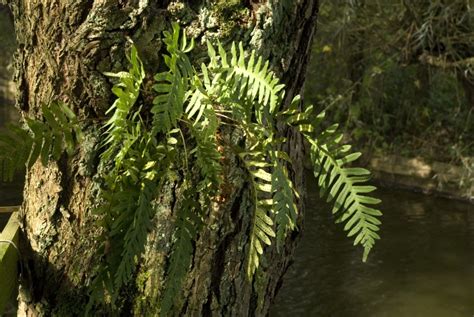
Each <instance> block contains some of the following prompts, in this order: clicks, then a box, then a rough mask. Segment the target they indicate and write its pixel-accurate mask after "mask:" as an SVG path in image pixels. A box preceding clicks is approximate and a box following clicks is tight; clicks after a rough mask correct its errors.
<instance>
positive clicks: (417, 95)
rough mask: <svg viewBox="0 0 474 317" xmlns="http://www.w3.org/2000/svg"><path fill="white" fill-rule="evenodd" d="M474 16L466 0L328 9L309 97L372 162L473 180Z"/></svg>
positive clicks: (328, 4) (342, 4)
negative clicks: (392, 158) (407, 164)
mask: <svg viewBox="0 0 474 317" xmlns="http://www.w3.org/2000/svg"><path fill="white" fill-rule="evenodd" d="M473 12H474V11H473V8H472V3H471V4H470V3H469V1H465V0H455V1H441V0H436V1H416V2H413V1H404V0H403V1H384V0H381V1H366V0H357V1H345V0H338V1H322V3H321V8H320V15H319V20H318V24H319V26H318V33H317V35H316V38H315V43H314V48H313V55H312V59H313V60H312V63H311V66H310V70H309V73H308V80H307V82H306V87H307V88H306V98H308V99H309V100H310V101H311V102H313V103H316V104H319V105H321V107H328V113H330V114H331V116H332V117H333V118H334V120H335V121H338V122H341V123H343V125H344V127H345V131H346V136H347V137H349V138H351V139H352V140H353V142H355V143H357V144H358V145H359V146H360V147H363V148H364V149H365V150H364V151H363V152H365V153H367V154H369V156H373V155H379V156H382V155H388V154H397V155H402V156H405V157H422V158H424V159H426V160H428V161H441V162H447V163H451V164H455V165H460V166H463V167H464V168H465V172H466V173H473V172H474V159H473V156H474V30H473V25H474V14H473ZM471 175H474V174H471Z"/></svg>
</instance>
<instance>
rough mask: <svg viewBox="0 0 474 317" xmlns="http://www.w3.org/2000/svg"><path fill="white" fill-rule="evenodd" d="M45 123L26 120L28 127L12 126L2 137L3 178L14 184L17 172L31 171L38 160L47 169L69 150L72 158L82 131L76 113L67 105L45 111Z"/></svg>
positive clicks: (1, 159)
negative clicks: (47, 166) (28, 169)
mask: <svg viewBox="0 0 474 317" xmlns="http://www.w3.org/2000/svg"><path fill="white" fill-rule="evenodd" d="M41 109H42V113H43V118H44V122H43V121H40V120H34V119H29V118H26V119H25V128H21V127H19V126H15V125H10V126H8V128H7V130H6V131H5V132H4V133H2V134H0V164H1V178H2V179H3V180H4V181H12V180H13V176H14V174H15V172H16V171H19V170H21V169H24V168H25V167H26V168H30V167H31V166H32V165H33V164H34V163H35V162H36V161H37V160H38V158H41V162H42V164H43V165H44V166H46V165H47V164H48V162H49V161H50V160H51V159H52V160H59V158H60V157H61V155H62V153H63V152H64V151H66V152H67V153H68V154H69V155H72V154H73V152H74V148H75V145H76V143H78V142H80V141H81V139H82V131H81V129H80V125H79V122H78V120H77V118H76V116H75V114H74V113H73V112H72V111H71V109H69V108H68V107H67V106H66V105H65V104H64V103H61V102H53V103H51V104H50V105H48V106H43V107H42V108H41Z"/></svg>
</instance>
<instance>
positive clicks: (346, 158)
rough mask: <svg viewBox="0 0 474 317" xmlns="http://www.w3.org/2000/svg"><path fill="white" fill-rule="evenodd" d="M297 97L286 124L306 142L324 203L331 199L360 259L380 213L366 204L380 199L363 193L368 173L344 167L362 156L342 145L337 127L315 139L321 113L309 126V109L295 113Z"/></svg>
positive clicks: (372, 237)
mask: <svg viewBox="0 0 474 317" xmlns="http://www.w3.org/2000/svg"><path fill="white" fill-rule="evenodd" d="M298 103H299V98H295V99H294V100H293V103H292V106H291V107H290V109H288V110H287V111H285V112H282V115H283V116H286V120H285V121H286V123H288V124H292V125H295V126H296V127H297V128H298V129H299V130H300V132H302V133H303V135H304V136H305V137H306V139H307V140H308V142H309V144H310V145H311V147H310V156H311V162H312V164H313V168H314V174H315V176H316V178H317V180H318V186H319V188H320V193H321V196H324V195H327V201H328V202H331V201H333V200H334V207H333V209H332V213H333V214H336V215H337V216H338V217H337V222H344V221H347V222H346V224H345V226H344V230H345V231H349V232H348V234H347V236H348V237H352V236H355V238H354V245H357V244H359V243H360V244H362V246H363V248H364V252H363V256H362V260H363V261H364V262H365V261H366V260H367V256H368V254H369V252H370V250H371V249H372V247H373V246H374V244H375V240H377V239H380V236H379V235H378V234H377V231H378V230H379V227H378V226H379V225H380V224H381V222H380V220H379V219H378V218H377V217H379V216H381V215H382V213H381V212H380V211H379V210H377V209H374V208H372V207H368V206H367V205H374V204H378V203H380V200H379V199H376V198H373V197H370V196H367V195H365V194H368V193H371V192H373V191H374V190H375V189H376V188H375V187H374V186H368V185H363V184H364V183H366V182H367V181H369V179H370V176H369V175H370V172H369V171H368V170H366V169H364V168H355V167H346V166H345V165H346V164H349V163H352V162H354V161H355V160H357V159H358V158H359V157H360V155H361V153H359V152H356V153H350V148H351V147H350V145H341V144H340V142H341V140H342V134H341V133H338V132H337V125H332V126H330V127H329V128H327V129H325V130H323V132H322V133H320V134H319V135H316V136H314V135H313V134H314V133H313V132H314V130H315V127H317V126H319V124H320V123H321V121H323V120H324V117H325V113H324V112H322V113H320V114H319V115H317V116H316V117H315V119H314V120H313V122H312V123H311V124H310V123H309V121H310V118H311V111H312V107H308V108H307V109H306V111H305V112H303V113H301V112H299V111H298V110H296V107H297V105H298Z"/></svg>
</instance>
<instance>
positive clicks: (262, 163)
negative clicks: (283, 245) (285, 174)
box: [240, 151, 276, 279]
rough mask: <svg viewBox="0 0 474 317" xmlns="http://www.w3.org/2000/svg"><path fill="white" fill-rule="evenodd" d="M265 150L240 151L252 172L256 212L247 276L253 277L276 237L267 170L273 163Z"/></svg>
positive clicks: (253, 220) (270, 181) (251, 182)
mask: <svg viewBox="0 0 474 317" xmlns="http://www.w3.org/2000/svg"><path fill="white" fill-rule="evenodd" d="M265 154H266V153H265V152H261V151H252V152H243V153H240V157H241V158H242V160H243V162H244V164H245V167H246V169H247V170H248V172H249V174H250V177H249V179H250V184H251V189H252V200H253V204H254V212H253V215H252V223H251V227H250V245H249V251H248V252H249V253H248V260H247V277H248V278H249V279H251V278H252V276H253V274H254V273H255V270H256V269H257V268H258V267H259V265H260V257H261V256H262V255H263V248H264V245H271V239H272V238H275V237H276V234H275V231H274V230H273V220H272V218H271V217H270V216H269V213H270V211H271V208H272V206H273V200H272V199H271V195H272V175H271V174H270V173H269V172H267V171H266V170H265V168H270V167H271V164H270V163H268V162H267V159H266V156H265Z"/></svg>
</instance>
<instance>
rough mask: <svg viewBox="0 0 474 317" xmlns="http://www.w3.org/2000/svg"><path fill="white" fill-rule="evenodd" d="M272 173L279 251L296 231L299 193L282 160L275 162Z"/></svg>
mask: <svg viewBox="0 0 474 317" xmlns="http://www.w3.org/2000/svg"><path fill="white" fill-rule="evenodd" d="M274 162H275V163H274V168H273V173H272V192H273V193H274V194H273V211H274V213H275V220H276V225H277V232H276V238H277V249H278V250H280V248H281V245H282V244H284V242H285V238H286V235H287V233H288V232H290V231H293V230H295V229H296V218H297V216H298V208H297V206H296V204H295V198H297V197H298V193H297V192H296V190H295V189H294V187H293V182H292V181H291V179H290V178H289V177H288V171H287V169H286V167H285V166H284V165H283V163H282V162H280V160H278V159H276V158H275V160H274Z"/></svg>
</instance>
